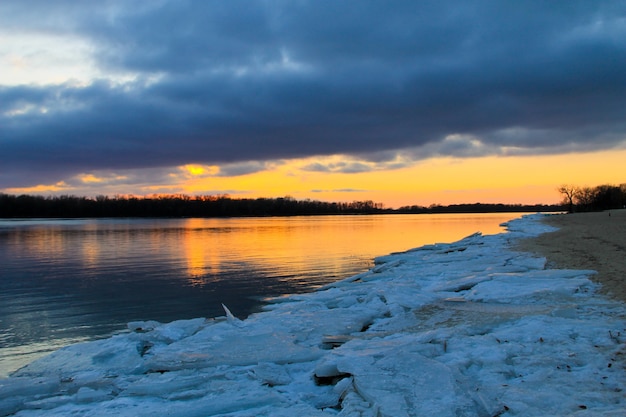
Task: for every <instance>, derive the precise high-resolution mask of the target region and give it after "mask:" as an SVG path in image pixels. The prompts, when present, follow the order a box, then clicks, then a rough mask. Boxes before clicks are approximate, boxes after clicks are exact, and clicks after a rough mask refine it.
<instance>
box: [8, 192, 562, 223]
mask: <svg viewBox="0 0 626 417" xmlns="http://www.w3.org/2000/svg"><path fill="white" fill-rule="evenodd" d="M562 210H564V206H561V205H520V204H515V205H510V204H481V203H475V204H454V205H450V206H442V205H431V206H429V207H423V206H405V207H401V208H399V209H396V210H394V209H389V208H384V207H383V204H381V203H375V202H373V201H371V200H367V201H353V202H351V203H338V202H324V201H316V200H308V199H307V200H296V199H294V198H292V197H279V198H255V199H249V198H231V197H230V196H228V195H217V196H216V195H206V196H188V195H183V194H176V195H159V196H151V197H132V196H115V197H108V196H102V195H101V196H97V197H95V198H91V197H77V196H73V195H62V196H48V197H43V196H33V195H9V194H2V193H0V217H2V218H36V217H43V218H77V217H245V216H306V215H333V214H334V215H338V214H385V213H416V214H422V213H490V212H539V211H543V212H545V211H562Z"/></svg>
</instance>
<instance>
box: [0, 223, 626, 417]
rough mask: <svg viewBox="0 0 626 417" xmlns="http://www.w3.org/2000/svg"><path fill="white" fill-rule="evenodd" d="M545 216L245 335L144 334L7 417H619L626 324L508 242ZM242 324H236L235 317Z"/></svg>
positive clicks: (336, 290)
mask: <svg viewBox="0 0 626 417" xmlns="http://www.w3.org/2000/svg"><path fill="white" fill-rule="evenodd" d="M541 217H542V216H541V215H533V216H526V217H523V218H521V219H516V220H513V221H511V222H509V223H508V229H509V232H508V233H502V234H498V235H491V236H482V235H480V234H476V235H472V236H469V237H467V238H465V239H463V240H460V241H458V242H455V243H451V244H437V245H429V246H425V247H421V248H417V249H414V250H411V251H408V252H405V253H399V254H392V255H388V256H383V257H380V258H378V259H377V262H376V263H377V265H376V266H375V267H374V268H373V269H372V270H370V271H367V272H364V273H362V274H359V275H357V276H355V277H351V278H348V279H346V280H343V281H340V282H338V283H334V284H332V285H329V286H327V287H325V288H324V289H322V290H320V291H317V292H315V293H312V294H306V295H297V296H291V297H287V298H284V299H280V300H276V302H275V303H273V304H271V305H270V306H268V307H267V309H266V310H267V311H265V312H262V313H259V314H255V315H252V316H250V317H249V318H248V319H246V320H245V321H240V320H238V319H236V318H235V317H233V316H231V315H228V316H227V317H223V318H218V319H209V320H205V319H203V318H199V319H194V320H185V321H178V322H172V323H169V324H159V323H156V322H137V323H131V324H129V328H130V329H131V330H132V331H131V332H130V333H128V334H120V335H118V336H114V337H112V338H110V339H106V340H100V341H94V342H88V343H84V344H79V345H73V346H69V347H67V348H64V349H61V350H59V351H57V352H55V353H53V354H52V355H50V356H48V357H46V358H44V359H41V360H39V361H36V362H34V363H32V364H31V365H29V366H27V367H25V368H23V369H22V370H20V371H18V372H16V373H15V374H14V375H13V376H12V377H10V378H7V379H1V380H0V416H5V415H12V414H13V413H16V414H15V415H18V416H40V415H41V416H43V415H52V414H54V415H55V416H65V415H67V416H69V415H72V416H75V415H103V416H105V415H111V416H119V415H129V416H130V415H133V416H142V415H146V416H147V415H152V416H154V415H172V416H177V415H180V416H194V415H202V416H208V415H220V416H249V415H255V416H293V415H295V414H300V415H307V416H317V415H319V416H332V415H341V416H376V415H382V416H394V417H398V416H413V415H440V416H447V415H450V416H454V415H466V416H495V415H499V416H500V415H501V416H508V415H511V416H513V415H524V416H529V415H531V416H532V415H537V416H539V415H541V416H543V415H593V416H598V415H605V416H617V415H621V413H622V412H623V410H624V409H625V408H626V398H625V391H624V389H625V388H626V386H625V385H626V372H625V370H624V363H625V361H624V359H623V356H624V355H626V345H625V342H626V310H625V307H624V304H623V303H620V302H617V301H615V300H611V299H609V298H607V297H605V296H603V295H601V294H597V293H596V290H597V288H598V285H597V284H595V283H593V282H592V281H591V280H590V279H589V277H590V275H591V274H593V272H592V271H581V270H560V269H546V260H545V258H537V257H534V256H532V255H531V254H529V253H522V252H515V251H513V250H512V249H511V245H512V243H513V242H516V241H517V240H518V239H520V238H523V237H531V236H537V235H539V234H541V233H544V232H547V231H549V230H552V228H551V227H550V226H547V225H545V224H543V223H542V222H540V221H539V219H540V218H541ZM234 313H235V314H236V312H234Z"/></svg>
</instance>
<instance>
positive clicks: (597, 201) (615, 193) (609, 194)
mask: <svg viewBox="0 0 626 417" xmlns="http://www.w3.org/2000/svg"><path fill="white" fill-rule="evenodd" d="M558 191H559V192H560V193H561V194H562V196H563V204H564V205H565V206H566V207H567V211H569V212H570V213H572V212H575V211H579V212H580V211H602V210H615V209H621V208H626V184H621V185H619V186H617V185H606V184H605V185H598V186H596V187H578V186H575V185H562V186H560V187H559V188H558Z"/></svg>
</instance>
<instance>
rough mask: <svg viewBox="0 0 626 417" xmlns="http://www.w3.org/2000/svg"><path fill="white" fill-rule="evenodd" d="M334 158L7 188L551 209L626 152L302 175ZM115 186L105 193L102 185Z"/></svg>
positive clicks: (611, 171)
mask: <svg viewBox="0 0 626 417" xmlns="http://www.w3.org/2000/svg"><path fill="white" fill-rule="evenodd" d="M338 158H340V157H338V156H335V157H326V158H323V157H322V158H307V159H294V160H288V161H282V162H281V163H274V164H268V165H267V167H266V169H265V170H262V171H259V172H255V173H251V174H246V175H238V176H219V172H220V170H219V167H215V166H203V165H196V164H192V165H185V166H181V167H178V168H175V169H173V170H172V169H170V172H171V173H170V175H169V177H170V180H171V182H169V183H159V182H158V181H155V182H154V183H149V184H147V183H144V184H143V185H139V186H137V185H128V184H127V185H123V184H122V185H120V184H119V182H120V180H123V178H124V177H123V176H121V175H118V174H111V175H110V176H109V177H108V179H107V178H104V177H99V176H98V175H96V174H94V173H85V174H82V175H81V176H79V178H80V184H78V185H77V184H75V185H72V186H70V185H68V183H66V182H60V183H56V184H51V185H37V186H36V187H29V188H13V189H6V190H4V191H5V192H8V193H12V194H22V193H26V194H40V195H42V194H43V195H45V194H74V195H88V196H93V195H97V194H105V195H113V194H134V195H150V194H159V193H163V194H173V193H183V194H188V195H206V194H213V195H215V194H229V195H231V197H233V198H257V197H268V198H274V197H284V196H291V197H294V198H296V199H311V200H322V201H346V202H350V201H355V200H373V201H375V202H378V203H383V204H384V206H385V207H390V208H398V207H401V206H406V205H414V204H417V205H422V206H428V205H431V204H443V205H448V204H457V203H476V202H480V203H507V204H518V203H519V204H537V203H539V204H553V203H558V202H559V201H560V200H561V196H560V194H559V193H558V192H557V191H556V188H557V187H558V186H559V185H562V184H573V185H577V186H591V187H593V186H597V185H602V184H614V185H619V184H621V183H624V182H626V176H624V175H623V171H622V170H621V169H620V168H619V167H621V165H622V164H623V161H624V160H626V149H619V150H612V151H602V152H590V153H573V154H562V155H540V156H488V157H477V158H451V157H445V158H444V157H441V158H431V159H426V160H423V161H420V162H416V163H415V164H413V165H411V166H407V167H405V168H400V169H378V170H372V171H367V172H360V173H341V172H318V171H310V170H307V167H308V166H310V165H311V164H312V163H315V162H319V161H322V162H329V161H331V162H332V161H337V160H338ZM109 179H110V180H112V181H115V182H116V184H117V185H110V188H107V181H108V180H109Z"/></svg>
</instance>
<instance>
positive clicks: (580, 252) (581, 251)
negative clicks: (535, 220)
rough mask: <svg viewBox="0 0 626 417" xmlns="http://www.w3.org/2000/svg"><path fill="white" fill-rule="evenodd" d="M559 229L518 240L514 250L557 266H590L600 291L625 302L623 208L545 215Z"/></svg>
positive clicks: (625, 212) (625, 217)
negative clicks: (594, 272)
mask: <svg viewBox="0 0 626 417" xmlns="http://www.w3.org/2000/svg"><path fill="white" fill-rule="evenodd" d="M543 221H544V222H545V223H546V224H548V225H551V226H554V227H558V228H559V230H557V231H555V232H550V233H544V234H542V235H540V236H538V237H535V238H529V239H523V240H521V241H520V242H519V243H518V244H517V245H516V246H515V248H514V249H516V250H522V251H525V252H532V253H536V254H539V255H541V256H545V257H546V259H547V260H548V262H549V263H551V264H553V266H556V267H559V268H571V269H592V270H595V271H597V272H598V273H597V274H595V275H593V276H592V277H591V278H592V280H594V281H596V282H599V283H600V284H602V288H601V292H602V293H604V294H607V295H609V296H611V297H614V298H616V299H618V300H620V301H624V302H626V210H624V209H622V210H607V211H602V212H593V213H573V214H562V215H554V216H546V217H545V218H544V220H543Z"/></svg>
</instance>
